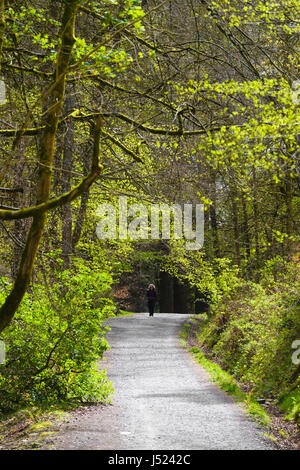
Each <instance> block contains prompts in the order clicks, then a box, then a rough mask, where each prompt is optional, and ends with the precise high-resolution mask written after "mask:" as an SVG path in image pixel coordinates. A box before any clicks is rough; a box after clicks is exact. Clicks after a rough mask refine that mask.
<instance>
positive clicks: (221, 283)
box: [163, 240, 242, 303]
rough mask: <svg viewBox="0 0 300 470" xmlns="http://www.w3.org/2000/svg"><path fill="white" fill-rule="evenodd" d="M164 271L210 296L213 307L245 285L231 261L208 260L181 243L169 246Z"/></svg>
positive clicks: (223, 259)
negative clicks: (242, 284)
mask: <svg viewBox="0 0 300 470" xmlns="http://www.w3.org/2000/svg"><path fill="white" fill-rule="evenodd" d="M163 268H164V269H165V270H166V271H168V272H169V273H170V274H172V275H173V276H175V277H177V278H178V279H182V280H184V281H187V282H188V283H189V285H190V286H192V287H196V288H197V289H198V290H199V291H200V292H202V293H207V294H208V295H209V298H210V300H211V301H212V302H213V303H218V302H219V301H220V299H221V298H222V299H223V298H224V297H228V298H230V297H231V296H232V295H233V294H234V293H235V292H236V290H237V289H238V288H239V287H240V285H241V283H242V281H241V279H240V278H239V277H238V274H239V271H238V268H237V267H236V266H235V265H233V263H232V261H231V260H230V259H227V258H214V259H213V260H208V259H207V257H206V255H205V252H204V251H200V250H199V251H189V250H186V249H185V246H184V243H183V242H182V241H181V240H179V241H172V242H171V243H170V253H169V255H168V256H166V257H165V259H164V261H163Z"/></svg>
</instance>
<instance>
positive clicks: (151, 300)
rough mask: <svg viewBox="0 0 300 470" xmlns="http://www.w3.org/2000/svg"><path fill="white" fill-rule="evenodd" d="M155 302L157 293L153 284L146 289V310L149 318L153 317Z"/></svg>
mask: <svg viewBox="0 0 300 470" xmlns="http://www.w3.org/2000/svg"><path fill="white" fill-rule="evenodd" d="M156 300H157V293H156V290H155V285H154V284H149V287H148V289H147V302H148V309H149V317H153V315H154V307H155V303H156Z"/></svg>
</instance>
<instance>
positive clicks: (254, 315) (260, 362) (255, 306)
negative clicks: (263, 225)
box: [198, 259, 300, 415]
mask: <svg viewBox="0 0 300 470" xmlns="http://www.w3.org/2000/svg"><path fill="white" fill-rule="evenodd" d="M299 307H300V303H299V290H298V270H297V267H296V266H295V265H293V264H292V263H290V264H288V263H284V262H283V260H281V259H280V260H279V259H276V260H271V261H270V262H268V263H267V264H266V266H265V268H264V271H263V273H262V278H261V281H260V284H257V283H253V282H249V281H248V282H246V281H245V282H244V284H243V286H241V287H240V289H239V290H238V291H236V292H235V294H234V295H233V296H232V297H231V298H228V297H227V298H223V301H222V302H220V303H219V304H218V306H217V308H216V307H215V312H216V313H215V315H214V317H213V318H212V319H211V320H210V321H208V322H206V323H205V324H204V325H203V327H202V329H201V331H200V332H199V336H198V338H199V342H200V344H201V345H202V346H205V348H206V350H207V349H208V350H209V354H210V357H212V358H215V359H216V360H217V361H218V362H219V363H221V364H222V366H223V367H224V368H225V369H226V370H228V371H229V372H230V373H232V374H233V375H234V376H235V377H236V378H237V379H238V380H239V381H241V382H244V383H247V384H250V385H251V388H253V392H254V393H255V394H256V395H258V396H264V397H272V398H279V397H280V396H281V395H282V396H283V397H284V400H285V405H286V407H287V409H291V408H288V407H289V405H288V404H290V405H291V406H293V409H294V410H295V411H294V414H295V415H297V413H299V412H298V410H299V407H300V395H299V387H298V388H297V387H296V383H297V380H299V366H298V368H297V365H295V364H293V362H292V353H293V350H292V347H291V346H292V343H293V341H294V340H296V339H300V308H299ZM292 390H293V393H292V392H291V393H292V397H291V399H290V401H289V396H290V391H292Z"/></svg>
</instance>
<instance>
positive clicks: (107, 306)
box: [0, 263, 115, 411]
mask: <svg viewBox="0 0 300 470" xmlns="http://www.w3.org/2000/svg"><path fill="white" fill-rule="evenodd" d="M76 272H77V273H75V274H72V275H71V273H70V272H69V271H63V272H62V273H60V276H59V281H58V282H56V283H55V284H54V285H52V288H51V292H50V291H47V289H46V287H45V286H42V285H38V284H36V285H35V287H34V288H33V290H32V292H31V293H28V294H27V295H26V297H25V299H24V301H23V302H22V305H21V308H20V309H19V311H18V313H17V315H16V316H15V318H14V320H13V322H12V323H11V325H10V326H9V327H8V328H7V329H6V330H5V331H4V332H3V333H2V335H1V338H0V339H1V340H3V341H5V344H6V349H7V360H6V364H4V365H0V403H1V405H0V406H1V410H2V411H6V410H10V409H15V408H16V407H19V406H24V405H31V404H36V403H44V402H46V403H51V402H58V401H64V400H68V401H76V402H79V401H95V400H102V401H104V400H107V399H108V398H109V395H110V393H111V391H112V387H111V385H110V383H109V382H108V380H107V377H106V371H105V370H102V371H101V370H99V366H98V365H97V362H98V359H99V358H101V356H102V354H103V352H104V351H105V350H106V349H107V348H108V344H107V342H106V340H105V333H106V331H107V327H104V326H102V320H103V319H104V318H105V317H107V316H108V315H110V314H111V313H113V312H114V308H115V307H114V305H113V303H112V301H111V300H110V298H109V295H110V287H111V284H112V278H111V276H110V275H109V274H108V273H105V272H101V273H99V272H95V271H93V270H91V269H89V268H88V267H86V266H85V265H84V263H80V264H78V263H77V269H76ZM0 289H1V290H0V303H1V301H2V297H4V294H5V290H6V289H7V287H6V284H5V281H4V280H3V279H2V282H1V287H0Z"/></svg>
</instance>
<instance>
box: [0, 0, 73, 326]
mask: <svg viewBox="0 0 300 470" xmlns="http://www.w3.org/2000/svg"><path fill="white" fill-rule="evenodd" d="M0 7H1V5H0ZM77 9H78V2H77V0H66V1H65V6H64V13H63V18H62V28H61V46H60V49H59V51H58V53H57V60H56V70H55V77H54V83H53V84H52V86H51V92H50V94H49V95H48V98H47V112H46V113H45V115H44V118H43V123H42V124H43V125H44V126H45V127H44V130H43V133H42V136H41V142H40V152H39V163H40V165H39V173H38V179H37V185H36V195H37V198H36V199H37V204H41V203H44V202H46V201H47V200H48V199H49V194H50V187H51V173H52V170H51V169H52V163H53V155H54V148H55V140H56V132H57V125H58V120H59V116H60V112H61V108H62V104H63V101H64V94H65V80H66V73H67V71H68V67H69V62H70V57H71V54H72V49H73V45H74V42H75V36H74V29H75V18H76V12H77ZM46 214H47V213H46V211H41V212H38V213H37V214H35V215H34V216H33V220H32V225H31V228H30V230H29V233H28V236H27V239H26V245H25V248H24V251H23V255H22V259H21V263H20V267H19V270H18V274H17V277H16V280H15V283H14V286H13V289H12V291H11V293H10V294H9V295H8V297H7V298H6V300H5V302H4V304H3V305H2V307H1V309H0V332H1V331H2V330H3V329H4V328H5V327H6V326H7V325H8V324H9V323H10V321H11V320H12V318H13V316H14V314H15V312H16V310H17V308H18V306H19V304H20V302H21V300H22V298H23V296H24V294H25V292H26V289H27V287H28V285H29V282H30V278H31V273H32V267H33V263H34V259H35V256H36V253H37V250H38V247H39V243H40V240H41V236H42V233H43V229H44V227H45V223H46V218H47V215H46Z"/></svg>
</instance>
